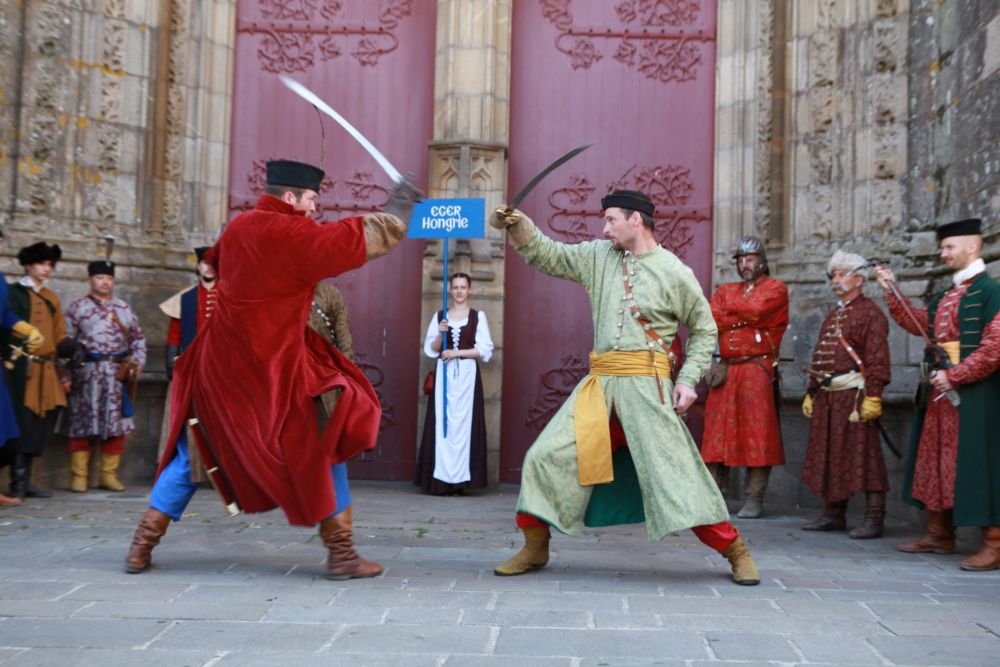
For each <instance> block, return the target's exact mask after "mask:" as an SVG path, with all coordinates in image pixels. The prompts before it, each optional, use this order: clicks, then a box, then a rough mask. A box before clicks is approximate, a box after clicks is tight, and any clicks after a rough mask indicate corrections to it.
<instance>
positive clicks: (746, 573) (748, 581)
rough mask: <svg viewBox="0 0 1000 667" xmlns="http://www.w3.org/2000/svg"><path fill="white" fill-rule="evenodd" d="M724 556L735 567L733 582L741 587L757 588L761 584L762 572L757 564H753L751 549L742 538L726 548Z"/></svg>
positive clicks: (738, 538)
mask: <svg viewBox="0 0 1000 667" xmlns="http://www.w3.org/2000/svg"><path fill="white" fill-rule="evenodd" d="M722 555H723V556H724V557H725V558H726V559H727V560H728V561H729V564H730V565H732V566H733V581H735V582H736V583H737V584H739V585H740V586H756V585H757V584H759V583H760V572H759V571H758V570H757V564H756V563H754V562H753V556H751V555H750V547H748V546H747V543H746V542H744V541H743V538H742V537H737V538H736V539H735V540H733V543H732V544H730V545H729V546H728V547H726V550H725V551H723V552H722Z"/></svg>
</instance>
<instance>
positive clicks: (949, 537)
mask: <svg viewBox="0 0 1000 667" xmlns="http://www.w3.org/2000/svg"><path fill="white" fill-rule="evenodd" d="M896 548H897V549H899V550H900V551H905V552H906V553H910V554H952V553H955V526H954V524H952V522H951V510H941V511H931V510H928V511H927V534H926V535H924V536H923V537H921V538H920V539H917V540H913V541H912V542H903V543H902V544H897V545H896Z"/></svg>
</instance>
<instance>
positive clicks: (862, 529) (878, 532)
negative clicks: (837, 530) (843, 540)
mask: <svg viewBox="0 0 1000 667" xmlns="http://www.w3.org/2000/svg"><path fill="white" fill-rule="evenodd" d="M884 522H885V494H884V493H882V492H872V493H866V494H865V520H864V521H863V522H862V523H861V525H860V526H858V527H857V528H855V529H854V530H852V531H851V532H849V533H848V536H849V537H850V538H851V539H852V540H870V539H872V538H875V537H882V524H883V523H884Z"/></svg>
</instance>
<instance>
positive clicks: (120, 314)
mask: <svg viewBox="0 0 1000 667" xmlns="http://www.w3.org/2000/svg"><path fill="white" fill-rule="evenodd" d="M87 275H88V276H89V282H90V293H89V294H87V296H85V297H83V298H80V299H77V300H76V301H74V302H73V303H71V304H70V305H69V307H68V308H67V309H66V331H67V333H68V334H69V336H70V337H72V338H73V339H75V340H76V342H77V343H78V344H79V345H80V346H81V347H83V348H84V349H85V350H86V353H85V356H84V357H83V359H84V363H82V364H81V365H80V367H79V368H77V369H75V370H74V372H73V389H72V392H71V394H70V402H69V420H68V422H69V427H68V429H67V433H66V434H67V435H68V436H69V461H70V473H71V475H72V477H71V481H70V490H71V491H75V492H77V493H85V492H86V491H87V486H88V472H89V470H90V450H91V447H92V445H93V444H94V442H95V441H96V443H97V444H98V445H99V446H100V448H101V473H100V478H99V481H98V485H99V486H100V488H102V489H107V490H108V491H124V490H125V487H124V485H122V483H121V482H120V481H119V479H118V466H119V465H120V464H121V458H122V454H123V453H124V451H125V436H126V435H127V434H128V433H131V432H132V430H133V429H134V428H135V426H134V424H133V423H132V417H133V415H134V414H135V410H134V407H133V401H132V399H133V398H134V394H132V395H130V394H131V393H132V392H133V391H134V387H135V385H136V383H137V382H138V381H139V375H140V374H141V373H142V369H143V368H144V367H145V366H146V337H145V336H144V335H143V333H142V327H141V326H140V325H139V318H138V317H137V316H136V314H135V311H134V310H132V307H131V306H129V305H128V304H127V303H125V302H124V301H122V300H121V299H118V298H116V297H115V296H114V287H115V265H114V263H113V262H111V261H108V260H99V261H95V262H91V263H90V264H88V265H87Z"/></svg>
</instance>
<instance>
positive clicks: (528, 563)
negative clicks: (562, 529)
mask: <svg viewBox="0 0 1000 667" xmlns="http://www.w3.org/2000/svg"><path fill="white" fill-rule="evenodd" d="M521 532H523V533H524V547H522V549H521V550H520V551H518V552H517V553H516V554H514V557H513V558H511V559H510V560H508V561H507V562H505V563H503V564H501V565H497V566H496V567H495V568H493V574H495V575H497V576H498V577H512V576H514V575H516V574H524V573H525V572H529V571H531V570H537V569H539V568H543V567H545V566H546V565H548V562H549V540H550V539H551V538H552V533H551V531H550V530H549V527H548V526H543V527H541V528H522V529H521Z"/></svg>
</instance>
